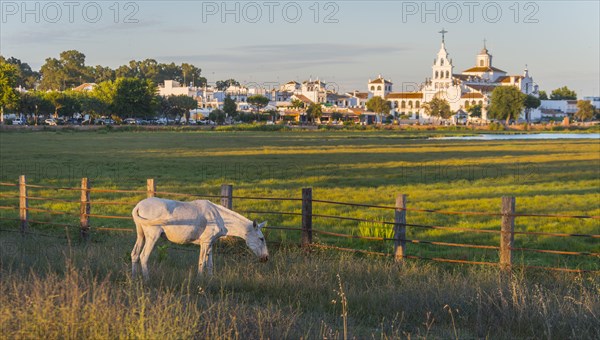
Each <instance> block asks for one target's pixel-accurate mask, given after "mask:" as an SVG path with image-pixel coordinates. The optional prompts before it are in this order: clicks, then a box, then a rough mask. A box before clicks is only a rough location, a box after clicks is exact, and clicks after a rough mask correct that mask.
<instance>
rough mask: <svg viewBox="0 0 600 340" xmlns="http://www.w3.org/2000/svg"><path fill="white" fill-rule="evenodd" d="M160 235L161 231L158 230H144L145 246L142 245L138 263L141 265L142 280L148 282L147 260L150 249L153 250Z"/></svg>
mask: <svg viewBox="0 0 600 340" xmlns="http://www.w3.org/2000/svg"><path fill="white" fill-rule="evenodd" d="M161 233H162V231H161V230H160V229H159V228H151V229H146V230H144V235H145V237H146V244H145V245H144V249H143V250H142V254H141V256H140V263H141V265H142V275H143V276H144V280H148V258H149V257H150V253H151V252H152V248H154V245H155V244H156V241H158V239H159V237H160V234H161Z"/></svg>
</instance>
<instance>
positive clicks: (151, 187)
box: [146, 178, 156, 198]
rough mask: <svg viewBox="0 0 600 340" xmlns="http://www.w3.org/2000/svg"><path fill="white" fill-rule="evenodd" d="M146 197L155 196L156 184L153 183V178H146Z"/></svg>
mask: <svg viewBox="0 0 600 340" xmlns="http://www.w3.org/2000/svg"><path fill="white" fill-rule="evenodd" d="M146 191H147V193H146V197H148V198H150V197H154V196H156V184H154V178H148V179H147V180H146Z"/></svg>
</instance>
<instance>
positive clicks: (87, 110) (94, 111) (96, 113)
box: [75, 92, 109, 118]
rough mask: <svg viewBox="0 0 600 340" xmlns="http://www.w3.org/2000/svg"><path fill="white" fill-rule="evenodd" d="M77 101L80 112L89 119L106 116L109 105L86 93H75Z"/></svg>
mask: <svg viewBox="0 0 600 340" xmlns="http://www.w3.org/2000/svg"><path fill="white" fill-rule="evenodd" d="M75 93H76V96H77V99H78V101H79V106H80V112H81V113H82V114H85V115H89V116H90V118H91V117H100V116H102V115H105V114H107V112H108V108H109V103H107V102H106V101H104V100H102V99H100V98H99V97H97V96H94V95H93V94H91V93H87V92H79V93H77V92H75Z"/></svg>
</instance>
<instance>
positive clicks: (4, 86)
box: [0, 62, 19, 123]
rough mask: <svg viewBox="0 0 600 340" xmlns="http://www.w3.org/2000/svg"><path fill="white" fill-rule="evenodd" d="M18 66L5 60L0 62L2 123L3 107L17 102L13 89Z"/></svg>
mask: <svg viewBox="0 0 600 340" xmlns="http://www.w3.org/2000/svg"><path fill="white" fill-rule="evenodd" d="M18 72H19V70H18V68H17V67H16V66H15V65H11V64H9V63H6V62H0V123H4V108H5V107H6V108H13V107H15V106H16V105H17V104H18V102H19V94H18V93H17V91H16V90H15V86H16V84H17V76H18Z"/></svg>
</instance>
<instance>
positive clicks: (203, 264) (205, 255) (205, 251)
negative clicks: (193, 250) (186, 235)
mask: <svg viewBox="0 0 600 340" xmlns="http://www.w3.org/2000/svg"><path fill="white" fill-rule="evenodd" d="M211 246H212V245H211V243H210V242H202V243H201V244H200V258H199V259H198V274H202V273H203V272H204V271H205V269H208V267H209V265H208V262H209V258H210V253H211V248H212V247H211ZM208 270H209V274H211V272H210V269H208Z"/></svg>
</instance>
